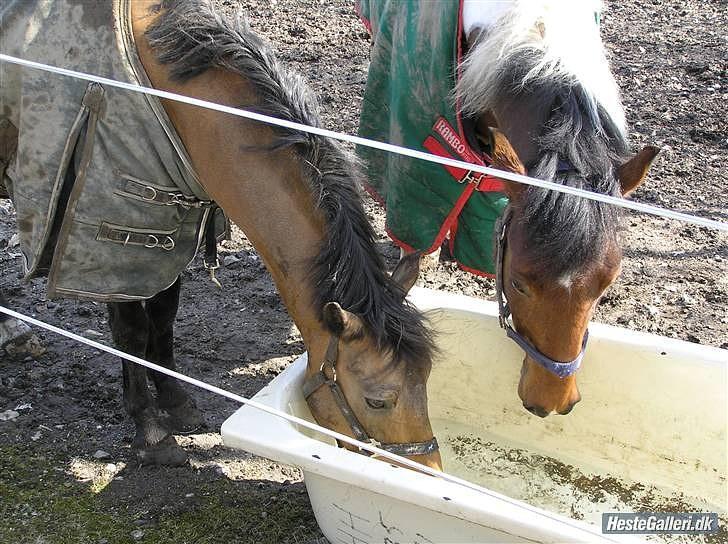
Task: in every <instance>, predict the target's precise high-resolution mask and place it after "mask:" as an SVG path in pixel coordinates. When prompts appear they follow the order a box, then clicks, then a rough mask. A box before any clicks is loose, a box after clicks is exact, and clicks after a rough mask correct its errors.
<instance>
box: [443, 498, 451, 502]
mask: <svg viewBox="0 0 728 544" xmlns="http://www.w3.org/2000/svg"><path fill="white" fill-rule="evenodd" d="M443 499H445V500H446V501H451V500H452V499H451V498H450V497H443Z"/></svg>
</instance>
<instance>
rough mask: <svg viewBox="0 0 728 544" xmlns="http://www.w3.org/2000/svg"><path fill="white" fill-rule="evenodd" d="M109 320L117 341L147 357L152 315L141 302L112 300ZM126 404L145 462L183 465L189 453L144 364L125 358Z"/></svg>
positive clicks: (120, 344)
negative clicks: (165, 415) (166, 418)
mask: <svg viewBox="0 0 728 544" xmlns="http://www.w3.org/2000/svg"><path fill="white" fill-rule="evenodd" d="M108 309H109V324H110V325H111V333H112V336H113V338H114V344H116V346H117V347H118V348H119V349H121V350H122V351H125V352H127V353H129V354H131V355H136V356H138V357H146V355H147V349H148V344H149V335H150V319H149V317H148V316H147V312H146V310H145V308H144V305H143V304H142V303H141V302H111V303H109V304H108ZM122 371H123V378H124V405H125V407H126V411H127V413H128V414H129V416H130V417H131V418H132V419H133V420H134V423H135V425H136V436H135V437H134V441H133V442H132V447H133V448H134V449H135V450H136V451H137V455H138V457H139V460H140V462H141V463H142V464H160V465H181V464H184V463H185V462H186V461H187V454H186V453H185V451H184V450H183V449H182V448H180V447H179V445H178V444H177V442H176V441H175V439H174V437H173V436H172V434H171V433H170V431H169V429H168V428H167V427H166V426H165V424H164V422H163V421H162V417H161V415H160V413H159V410H158V409H157V406H156V403H155V400H154V397H153V396H152V394H151V392H150V390H149V386H148V383H147V370H146V368H144V367H143V366H140V365H137V364H134V363H131V362H129V361H125V360H122Z"/></svg>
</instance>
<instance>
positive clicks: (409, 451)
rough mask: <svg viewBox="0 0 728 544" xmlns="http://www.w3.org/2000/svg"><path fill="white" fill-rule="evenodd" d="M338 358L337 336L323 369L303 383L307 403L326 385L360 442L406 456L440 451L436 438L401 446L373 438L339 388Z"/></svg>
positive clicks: (334, 337) (330, 343)
mask: <svg viewBox="0 0 728 544" xmlns="http://www.w3.org/2000/svg"><path fill="white" fill-rule="evenodd" d="M338 357H339V338H338V337H337V336H332V337H331V340H329V345H328V347H327V348H326V355H325V356H324V361H323V363H321V368H319V371H318V372H316V374H314V375H313V376H311V377H310V378H308V379H307V380H306V381H305V382H304V383H303V396H304V397H305V399H306V401H308V398H309V397H310V396H311V395H313V394H314V393H315V392H316V391H318V390H319V389H320V388H321V387H323V386H324V385H325V386H328V388H329V391H331V394H332V396H333V397H334V401H335V402H336V405H337V406H338V407H339V410H340V411H341V415H342V416H344V419H345V420H346V422H347V424H348V425H349V428H350V429H351V432H352V434H353V435H354V438H356V439H357V440H359V441H360V442H366V443H368V444H371V445H372V446H376V447H377V448H380V449H383V450H385V451H387V452H389V453H393V454H395V455H404V456H412V455H429V454H431V453H434V452H436V451H437V450H438V449H439V446H438V444H437V439H436V438H435V437H434V436H433V437H432V438H431V439H430V440H426V441H424V442H405V443H401V444H382V443H381V442H379V441H377V440H375V439H373V438H371V437H370V436H369V435H368V434H367V432H366V430H365V429H364V427H363V426H362V424H361V423H360V422H359V419H358V418H357V417H356V414H354V411H353V410H352V409H351V406H350V405H349V403H348V402H347V400H346V397H345V396H344V392H343V391H342V390H341V387H339V384H338V383H337V381H336V360H337V359H338ZM327 367H328V368H329V371H330V374H331V378H329V377H328V375H327V374H326V372H325V371H324V369H326V368H327ZM362 453H364V454H365V455H371V454H370V453H369V452H366V451H362Z"/></svg>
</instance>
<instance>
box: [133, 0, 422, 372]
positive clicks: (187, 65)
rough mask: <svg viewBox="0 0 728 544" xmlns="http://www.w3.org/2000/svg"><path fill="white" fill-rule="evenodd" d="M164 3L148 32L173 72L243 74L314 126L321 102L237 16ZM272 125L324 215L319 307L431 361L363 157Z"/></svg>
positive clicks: (181, 75)
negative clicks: (392, 270) (366, 200)
mask: <svg viewBox="0 0 728 544" xmlns="http://www.w3.org/2000/svg"><path fill="white" fill-rule="evenodd" d="M161 9H162V10H163V12H162V13H161V14H160V16H159V17H158V18H157V20H156V21H155V22H154V24H153V25H152V26H151V27H150V28H149V29H148V30H147V33H146V36H147V39H148V40H149V43H150V45H151V48H152V50H153V51H154V53H155V55H156V56H157V59H158V60H159V62H161V63H162V64H166V65H167V66H168V68H169V70H170V74H171V76H172V77H173V78H174V79H176V80H179V81H184V80H188V79H190V78H192V77H195V76H197V75H199V74H201V73H203V72H204V71H206V70H208V69H210V68H220V69H222V70H225V71H228V72H232V73H236V74H240V75H241V76H242V77H243V78H245V79H246V80H247V81H249V82H250V83H251V84H252V85H253V87H254V88H255V90H256V92H257V94H258V98H259V104H258V105H257V107H256V108H255V109H256V111H258V112H260V113H264V114H266V115H271V116H273V117H278V118H280V119H285V120H288V121H293V122H297V123H302V124H306V125H313V126H319V125H320V120H319V111H318V104H317V102H316V100H315V98H314V97H313V95H312V93H311V92H310V91H309V89H308V87H307V85H306V83H305V81H304V79H303V78H302V77H301V76H299V75H298V74H295V73H293V72H291V71H289V70H287V69H285V68H284V67H283V66H282V65H281V64H280V63H279V62H278V60H277V59H276V58H275V56H274V54H273V52H272V50H271V48H270V46H269V45H268V44H267V43H265V42H264V41H263V40H262V39H261V38H259V37H258V36H257V35H255V34H254V33H253V32H252V31H251V30H250V28H249V26H248V24H247V21H246V20H245V19H244V18H243V17H242V16H241V15H238V16H237V18H236V20H235V21H232V22H231V21H226V20H223V19H222V18H221V17H220V16H219V15H218V14H217V13H216V12H215V11H214V9H213V8H212V6H211V5H210V4H209V2H208V1H207V0H163V2H162V6H161ZM274 130H275V131H276V134H277V139H276V142H275V143H274V145H273V147H272V148H269V149H268V150H267V151H269V150H272V149H281V148H286V147H287V148H292V149H293V150H294V151H295V152H296V153H297V154H298V156H299V158H300V160H301V167H302V168H303V169H304V171H305V173H306V176H305V177H306V178H307V179H308V181H309V183H310V187H311V191H312V193H313V194H314V195H315V197H316V198H315V200H316V202H317V205H318V208H319V209H320V210H321V212H322V213H323V215H324V217H325V219H326V223H327V240H326V243H325V244H323V247H322V248H321V251H320V253H319V254H318V256H316V257H315V259H314V258H312V260H313V261H314V262H313V272H312V276H313V277H312V280H313V282H314V285H315V296H316V304H317V306H318V308H319V312H320V311H321V309H322V308H323V306H324V304H325V303H327V302H330V301H336V302H338V303H339V304H340V305H341V306H342V307H343V308H345V309H346V310H348V311H350V312H353V313H355V314H357V315H358V316H359V317H360V318H361V319H362V320H363V321H364V323H365V324H366V326H367V328H368V330H369V332H370V333H372V334H373V335H374V336H375V338H376V340H377V341H378V343H379V346H380V347H381V348H384V349H390V350H391V351H392V352H393V354H394V355H395V356H397V357H402V358H404V359H406V360H408V361H419V362H422V363H429V362H430V361H431V357H432V353H433V349H434V347H433V346H434V345H433V341H432V335H431V333H430V332H429V329H428V328H427V327H426V326H425V318H424V316H423V315H422V314H421V313H420V312H419V311H417V310H416V309H415V308H414V307H413V306H412V305H410V304H409V303H408V302H406V301H405V302H404V303H403V302H402V297H403V293H402V290H401V289H400V288H399V286H397V285H396V284H395V283H394V282H393V281H392V280H391V279H390V277H389V276H388V274H387V273H386V272H385V271H384V263H383V261H382V258H381V256H380V255H379V253H378V252H377V249H376V245H375V241H374V240H375V238H374V232H373V229H372V227H371V225H370V223H369V221H368V220H367V217H366V214H365V212H364V209H363V206H362V203H361V195H360V193H359V188H358V186H357V182H359V181H360V179H361V176H362V174H361V170H360V168H359V165H358V164H357V162H356V161H355V159H354V158H353V156H352V155H351V154H350V153H348V152H346V151H345V150H344V149H343V148H342V147H341V146H340V145H338V144H337V143H336V142H335V141H333V140H331V139H329V138H323V137H319V136H315V135H311V134H308V133H304V132H300V131H296V130H290V129H286V128H282V127H274ZM264 151H266V150H264Z"/></svg>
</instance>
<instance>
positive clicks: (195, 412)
mask: <svg viewBox="0 0 728 544" xmlns="http://www.w3.org/2000/svg"><path fill="white" fill-rule="evenodd" d="M162 410H163V413H165V415H166V418H165V420H164V424H165V427H167V428H169V429H171V430H172V432H174V433H175V434H193V433H195V432H197V431H199V430H201V429H204V428H206V427H207V423H206V422H205V417H204V416H203V415H202V412H201V411H200V409H199V408H198V407H197V405H196V404H195V401H193V400H192V399H190V398H188V399H187V400H185V401H184V402H183V403H182V404H179V405H177V406H173V407H164V408H162Z"/></svg>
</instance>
